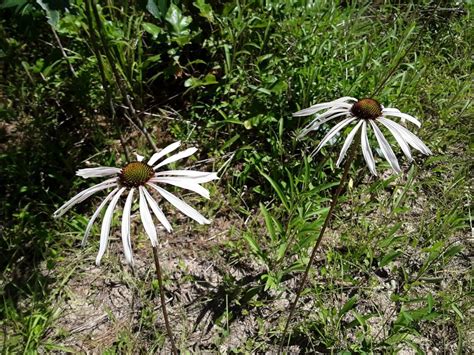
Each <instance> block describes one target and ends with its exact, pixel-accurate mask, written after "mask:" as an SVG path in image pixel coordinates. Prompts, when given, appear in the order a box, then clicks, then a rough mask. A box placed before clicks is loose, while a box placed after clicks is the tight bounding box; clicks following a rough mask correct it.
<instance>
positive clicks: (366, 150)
mask: <svg viewBox="0 0 474 355" xmlns="http://www.w3.org/2000/svg"><path fill="white" fill-rule="evenodd" d="M360 140H361V146H362V154H363V155H364V159H365V162H366V163H367V166H368V167H369V170H370V172H371V173H372V174H374V175H375V176H377V170H375V159H374V155H373V154H372V149H370V144H369V137H368V136H367V123H366V122H365V120H364V121H362V133H361V135H360Z"/></svg>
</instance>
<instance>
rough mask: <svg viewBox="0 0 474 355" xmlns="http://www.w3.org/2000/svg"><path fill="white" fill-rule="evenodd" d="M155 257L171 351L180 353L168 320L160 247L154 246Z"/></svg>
mask: <svg viewBox="0 0 474 355" xmlns="http://www.w3.org/2000/svg"><path fill="white" fill-rule="evenodd" d="M153 259H154V260H155V266H156V277H157V278H158V287H159V289H160V301H161V310H162V311H163V318H164V320H165V327H166V332H167V333H168V338H169V340H170V344H171V351H172V352H173V354H175V355H178V350H177V349H176V345H175V343H174V337H173V332H172V330H171V326H170V322H169V320H168V311H167V310H166V301H165V291H164V287H163V277H162V273H161V267H160V260H159V258H158V247H156V246H154V247H153Z"/></svg>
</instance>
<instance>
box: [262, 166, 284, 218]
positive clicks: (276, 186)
mask: <svg viewBox="0 0 474 355" xmlns="http://www.w3.org/2000/svg"><path fill="white" fill-rule="evenodd" d="M257 169H258V171H259V172H260V174H262V176H263V177H264V178H265V179H267V180H268V182H269V183H270V185H272V187H273V189H274V190H275V192H276V193H277V195H278V197H279V198H280V200H281V202H282V203H283V206H285V208H286V209H287V210H288V211H289V210H290V202H289V201H288V200H287V198H286V196H285V194H284V193H283V191H282V189H281V187H280V185H279V184H278V183H277V182H276V181H275V180H273V179H272V178H271V177H270V176H268V175H267V174H265V173H264V172H263V171H261V170H260V169H259V168H257Z"/></svg>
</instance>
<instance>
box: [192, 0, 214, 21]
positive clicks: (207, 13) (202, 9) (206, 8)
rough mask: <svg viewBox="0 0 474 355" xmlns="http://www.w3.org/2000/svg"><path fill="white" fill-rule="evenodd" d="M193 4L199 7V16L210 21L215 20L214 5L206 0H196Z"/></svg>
mask: <svg viewBox="0 0 474 355" xmlns="http://www.w3.org/2000/svg"><path fill="white" fill-rule="evenodd" d="M193 5H194V6H195V7H197V8H198V9H199V16H201V17H204V18H205V19H207V20H208V21H209V22H212V23H213V22H214V12H213V11H212V6H211V5H210V4H208V3H207V2H206V0H196V1H195V2H193Z"/></svg>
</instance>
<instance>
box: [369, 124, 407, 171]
mask: <svg viewBox="0 0 474 355" xmlns="http://www.w3.org/2000/svg"><path fill="white" fill-rule="evenodd" d="M369 122H370V125H371V126H372V129H373V130H374V133H375V138H377V142H379V146H380V149H381V150H382V154H383V156H384V157H385V159H387V161H388V163H389V164H390V166H391V167H392V169H393V170H395V172H397V173H400V172H401V169H400V166H399V165H398V160H397V157H396V156H395V153H394V152H393V150H392V147H390V144H389V143H388V142H387V140H386V139H385V137H384V135H383V133H382V132H381V131H380V129H379V128H378V127H377V124H376V123H375V122H374V121H373V120H369Z"/></svg>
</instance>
